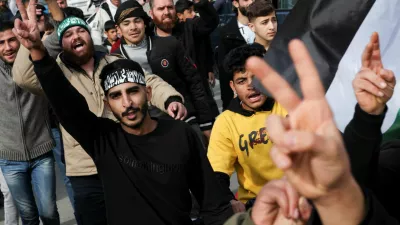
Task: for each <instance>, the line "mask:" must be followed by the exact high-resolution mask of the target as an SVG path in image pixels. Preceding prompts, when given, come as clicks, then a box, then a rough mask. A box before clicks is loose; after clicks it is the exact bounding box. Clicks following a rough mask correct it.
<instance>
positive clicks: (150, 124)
mask: <svg viewBox="0 0 400 225" xmlns="http://www.w3.org/2000/svg"><path fill="white" fill-rule="evenodd" d="M121 126H122V129H123V130H124V131H125V132H127V133H129V134H133V135H136V136H143V135H146V134H148V133H150V132H152V131H154V130H155V129H156V127H157V121H156V120H153V119H151V117H150V115H149V113H147V114H146V117H145V118H144V120H143V122H142V124H141V125H140V126H139V127H138V128H131V127H128V126H125V125H124V124H122V123H121Z"/></svg>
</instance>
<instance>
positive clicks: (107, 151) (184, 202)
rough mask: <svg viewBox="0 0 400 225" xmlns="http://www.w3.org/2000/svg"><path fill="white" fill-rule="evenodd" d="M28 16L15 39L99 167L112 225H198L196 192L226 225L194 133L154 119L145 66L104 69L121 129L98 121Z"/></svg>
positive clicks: (210, 218)
mask: <svg viewBox="0 0 400 225" xmlns="http://www.w3.org/2000/svg"><path fill="white" fill-rule="evenodd" d="M30 4H32V5H33V4H35V0H31V2H30ZM23 11H25V10H24V9H23ZM22 14H23V15H24V16H23V18H24V21H23V22H21V21H17V22H16V29H15V32H16V33H18V38H19V40H20V41H21V43H22V44H23V45H24V46H25V47H26V48H27V49H29V50H30V56H31V59H32V60H33V63H34V70H35V72H36V74H37V76H38V79H39V81H40V84H41V86H42V88H43V91H44V93H45V94H46V96H47V97H48V99H49V102H50V104H51V105H52V107H53V109H54V111H55V112H56V114H57V116H58V118H59V120H60V123H61V124H62V125H63V126H64V127H65V128H66V130H67V131H68V133H70V134H71V135H72V136H73V137H74V138H76V140H77V141H78V142H79V143H80V144H81V145H82V146H83V147H84V149H85V151H86V152H87V153H88V154H89V155H90V156H91V157H92V158H93V160H94V161H95V163H96V167H97V169H98V171H99V176H100V177H101V181H102V183H103V187H104V190H105V191H104V192H105V199H106V205H107V219H108V223H109V224H132V219H133V220H134V222H133V223H137V224H149V225H150V224H151V225H158V224H159V225H164V224H182V225H191V224H192V221H191V220H190V217H189V211H190V208H191V204H190V203H191V199H190V195H189V190H191V191H192V193H193V194H194V195H195V196H196V198H197V199H198V201H199V203H200V205H201V206H202V210H203V212H204V221H205V224H210V225H211V224H212V225H214V224H215V225H217V224H222V223H223V222H224V221H225V220H226V219H227V218H228V217H229V216H230V215H232V210H231V208H230V207H229V200H228V199H224V197H222V195H221V188H220V186H219V185H218V183H217V181H216V178H215V176H214V174H213V171H212V168H211V166H210V163H209V162H208V160H207V157H206V154H205V152H204V150H203V148H202V146H201V143H200V140H199V139H198V138H197V137H196V134H195V133H194V131H193V130H192V129H191V128H190V127H189V126H188V125H186V124H185V123H183V122H180V121H175V120H162V119H152V118H151V117H150V115H149V113H148V110H147V104H148V103H147V101H148V99H151V88H149V87H146V82H145V77H144V73H143V69H142V68H141V66H140V65H139V64H138V63H136V62H133V61H131V60H127V59H120V60H116V61H114V62H112V63H110V64H108V65H107V66H105V67H104V68H103V70H102V72H101V75H100V77H101V86H102V88H103V89H104V92H105V101H106V104H107V105H108V106H109V108H110V109H111V111H112V112H113V114H114V115H115V117H116V118H118V121H119V122H118V123H117V122H115V121H113V120H110V119H105V118H98V117H97V116H96V115H95V114H93V113H92V112H91V111H90V110H89V107H88V105H87V103H86V100H85V98H84V97H83V96H82V95H81V94H80V93H79V92H78V91H77V90H76V89H75V88H74V87H73V86H72V85H71V83H70V82H69V81H68V80H67V78H66V77H65V76H64V75H63V72H62V70H61V69H60V68H59V66H58V65H57V62H56V61H55V60H54V59H52V58H51V57H50V56H49V55H48V54H47V53H46V50H45V48H44V46H43V43H42V42H41V40H40V35H39V32H38V29H37V22H36V17H35V11H34V9H33V8H31V10H30V11H29V14H28V16H29V19H28V18H27V16H26V11H25V12H22ZM21 24H22V25H21ZM27 34H29V35H27Z"/></svg>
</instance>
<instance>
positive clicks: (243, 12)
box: [239, 6, 248, 16]
mask: <svg viewBox="0 0 400 225" xmlns="http://www.w3.org/2000/svg"><path fill="white" fill-rule="evenodd" d="M247 9H248V6H239V11H240V13H241V14H242V15H243V16H247Z"/></svg>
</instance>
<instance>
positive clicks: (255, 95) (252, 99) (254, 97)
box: [247, 91, 261, 103]
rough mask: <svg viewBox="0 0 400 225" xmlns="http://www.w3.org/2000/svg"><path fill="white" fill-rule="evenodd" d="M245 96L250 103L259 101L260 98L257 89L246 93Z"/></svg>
mask: <svg viewBox="0 0 400 225" xmlns="http://www.w3.org/2000/svg"><path fill="white" fill-rule="evenodd" d="M247 98H248V99H249V101H250V103H256V102H259V101H260V100H261V93H260V92H258V91H255V92H253V93H251V94H250V95H248V96H247Z"/></svg>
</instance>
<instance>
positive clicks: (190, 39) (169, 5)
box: [149, 0, 219, 139]
mask: <svg viewBox="0 0 400 225" xmlns="http://www.w3.org/2000/svg"><path fill="white" fill-rule="evenodd" d="M149 4H150V16H151V18H152V19H153V23H154V24H155V27H154V34H153V35H155V36H160V37H166V36H171V35H172V36H175V37H176V38H177V39H178V40H180V41H181V42H182V44H183V47H184V49H185V51H186V55H187V56H189V57H190V58H191V59H193V60H195V63H196V65H199V66H198V68H201V67H202V66H200V65H201V63H203V62H198V61H197V48H196V45H197V44H198V43H200V42H201V41H202V40H203V39H205V38H209V36H210V34H211V33H212V32H213V31H214V30H215V28H216V27H217V26H218V22H219V17H218V14H217V12H216V11H215V9H214V7H213V6H212V4H211V3H209V2H208V1H207V0H194V5H193V6H194V10H196V11H197V12H198V13H199V15H200V17H199V19H197V20H186V21H184V22H179V20H178V18H177V16H176V10H175V5H174V2H173V0H150V2H149ZM200 72H201V71H200ZM201 74H202V76H203V73H201ZM204 76H206V77H208V74H205V75H204ZM209 95H211V92H210V94H209ZM208 99H210V98H208ZM207 102H209V104H210V100H208V101H207ZM213 108H216V110H215V109H214V110H213V111H215V113H214V114H215V116H217V115H218V114H219V112H218V108H217V107H213ZM203 133H204V135H205V136H206V137H207V139H209V137H210V134H211V130H208V131H204V132H203Z"/></svg>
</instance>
